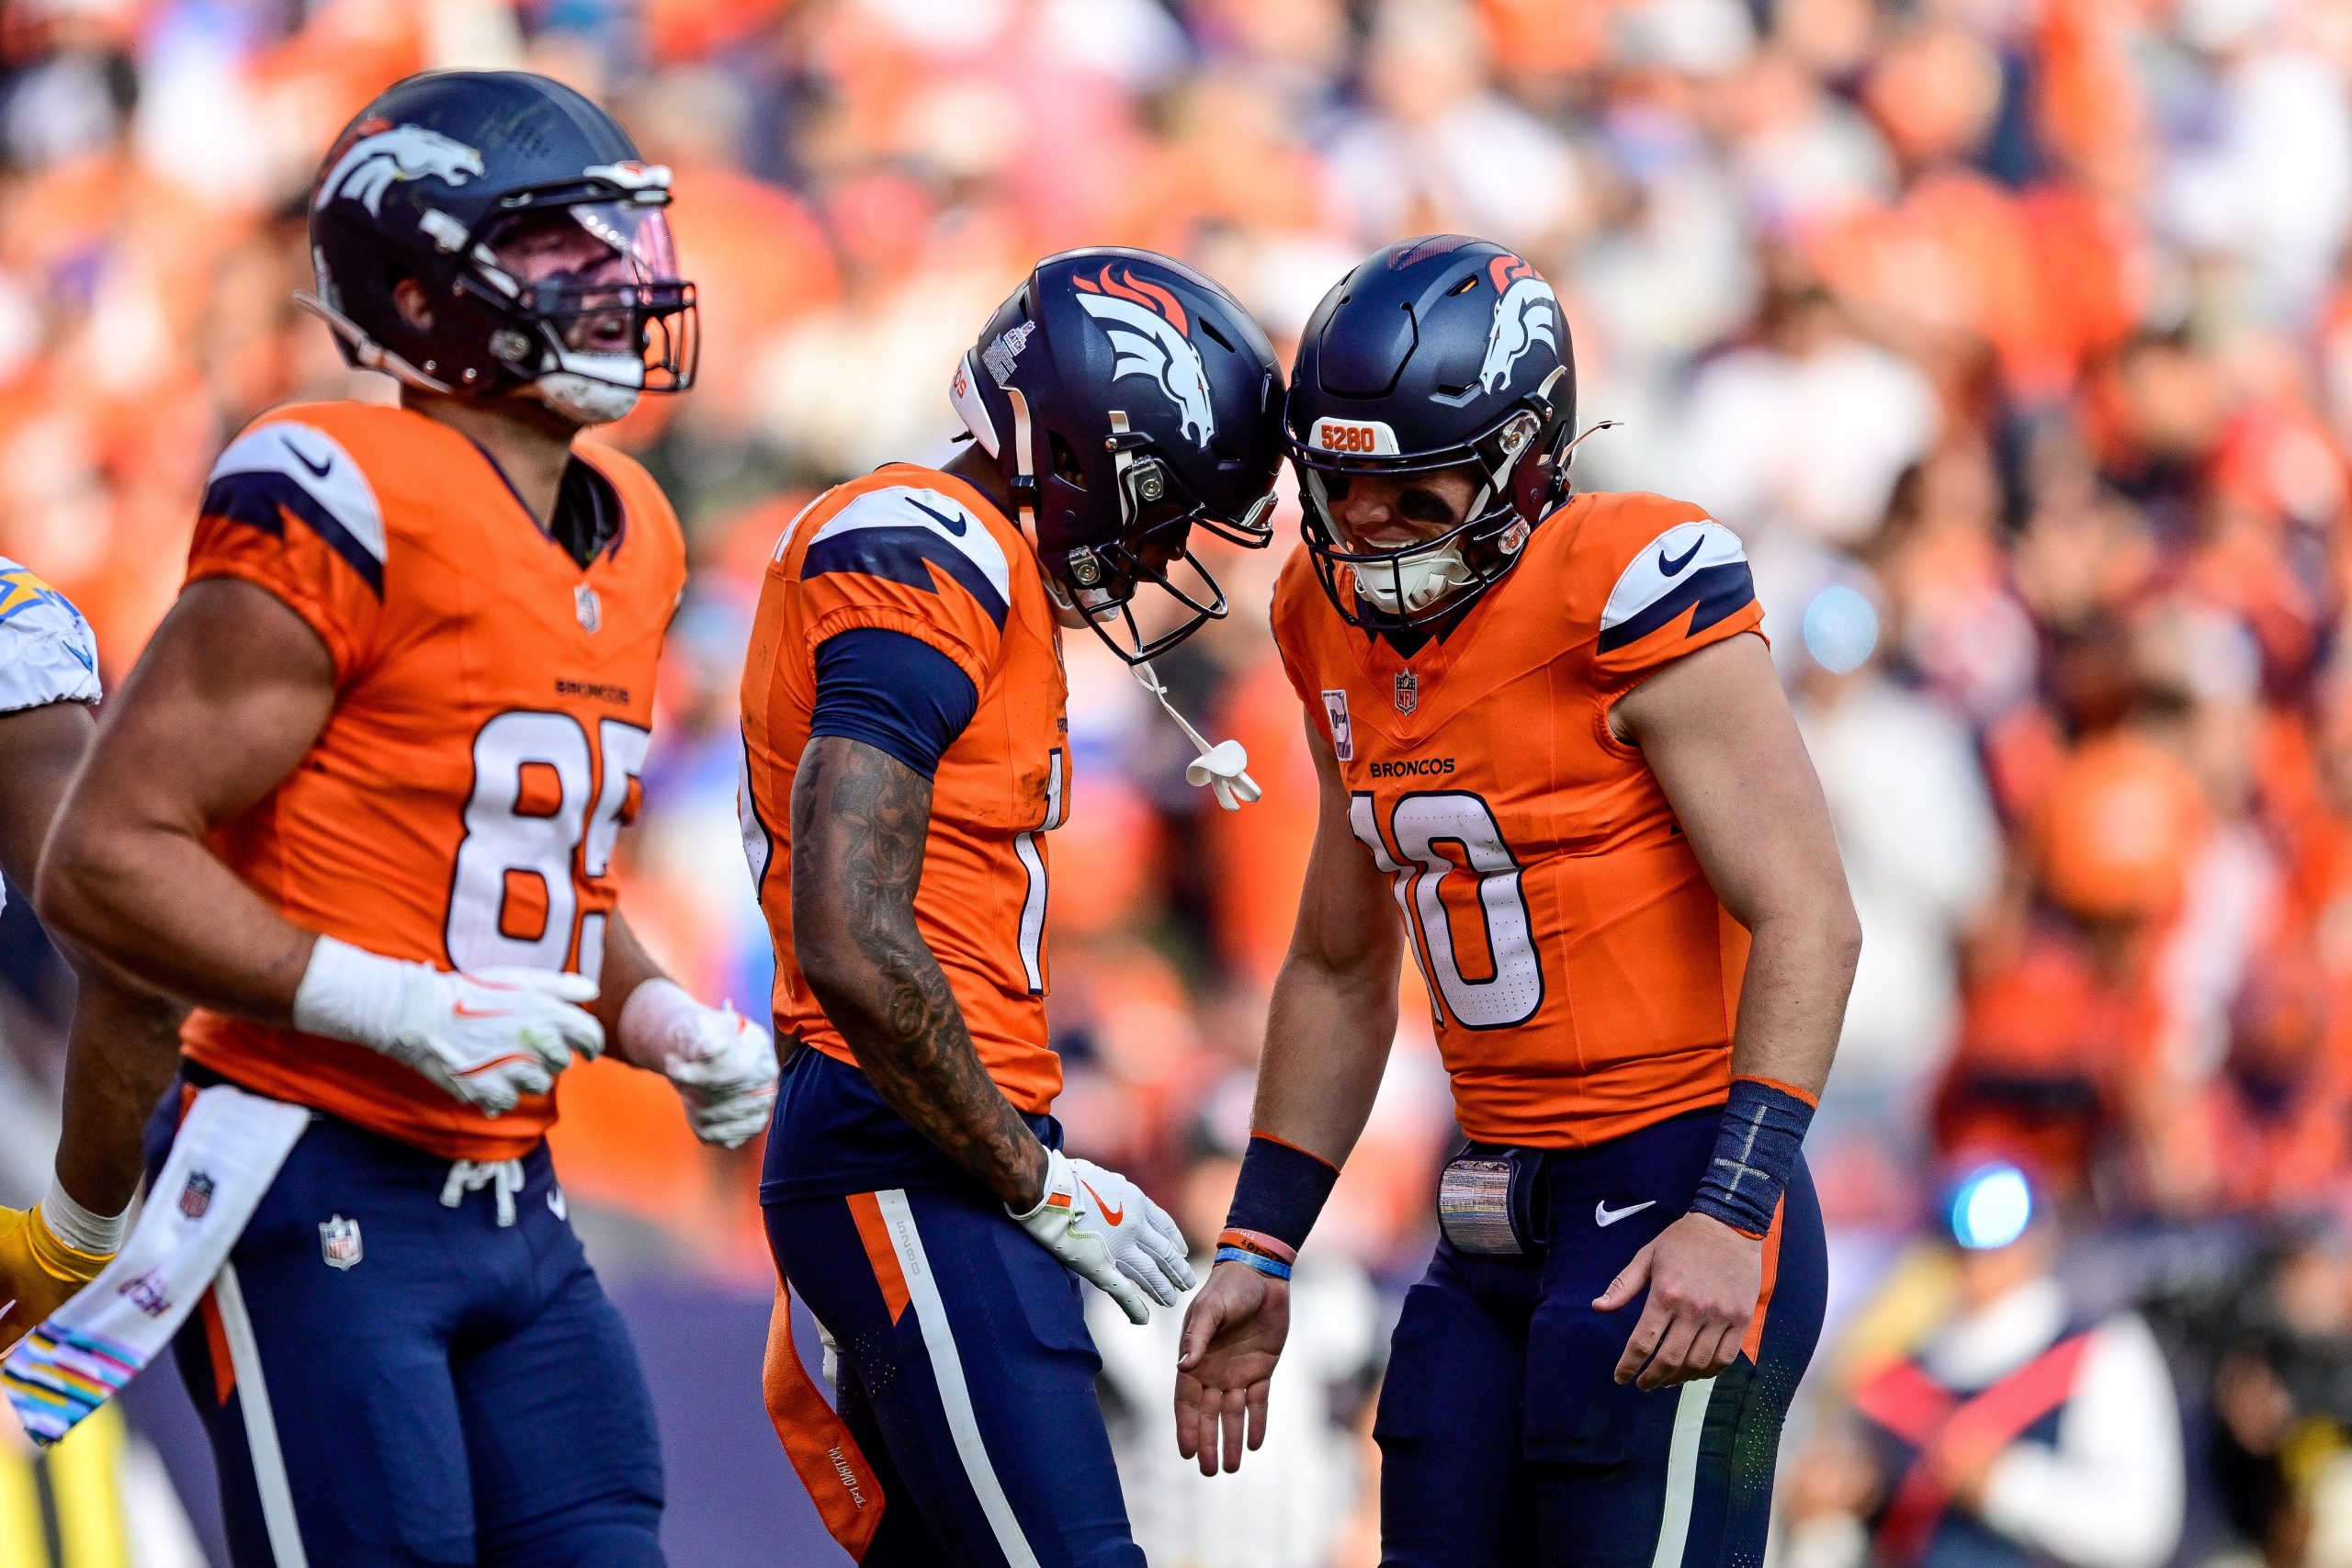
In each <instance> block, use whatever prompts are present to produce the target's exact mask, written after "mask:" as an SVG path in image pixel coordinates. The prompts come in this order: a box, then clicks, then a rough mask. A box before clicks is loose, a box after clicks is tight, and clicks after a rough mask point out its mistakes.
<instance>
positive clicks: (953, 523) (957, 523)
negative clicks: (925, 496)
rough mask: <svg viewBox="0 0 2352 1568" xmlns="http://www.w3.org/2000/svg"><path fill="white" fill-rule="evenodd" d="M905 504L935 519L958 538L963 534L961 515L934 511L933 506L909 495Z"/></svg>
mask: <svg viewBox="0 0 2352 1568" xmlns="http://www.w3.org/2000/svg"><path fill="white" fill-rule="evenodd" d="M907 504H908V505H909V506H911V507H913V508H914V509H915V510H916V511H917V512H920V513H922V514H923V515H924V516H926V517H931V518H935V519H937V520H938V523H939V525H940V526H941V527H943V528H944V529H946V530H947V531H948V532H949V533H951V534H953V535H955V536H956V537H957V538H959V539H960V538H962V537H963V536H964V519H963V518H962V517H960V516H956V517H950V516H948V515H947V514H946V513H944V512H938V511H934V510H933V508H931V507H928V506H925V505H924V504H923V503H922V502H920V501H917V500H915V499H914V498H913V497H911V496H910V497H909V498H908V500H907Z"/></svg>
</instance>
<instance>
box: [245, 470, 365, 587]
mask: <svg viewBox="0 0 2352 1568" xmlns="http://www.w3.org/2000/svg"><path fill="white" fill-rule="evenodd" d="M201 510H202V512H203V513H204V515H206V516H208V517H220V518H223V519H226V520H227V521H229V522H232V523H242V524H244V525H246V526H247V527H251V528H258V529H260V530H261V531H262V532H263V533H265V534H270V535H274V536H277V537H279V538H283V537H285V536H286V525H285V522H284V519H285V518H287V517H292V518H294V519H295V520H296V521H297V522H299V523H301V524H303V525H306V526H307V527H309V528H310V530H311V532H312V533H314V534H316V535H318V536H319V537H320V538H321V539H322V540H323V541H324V542H325V544H326V546H327V547H328V548H329V549H331V550H333V551H334V553H335V554H337V555H339V556H341V557H342V558H344V561H345V564H346V565H348V566H349V567H350V568H351V570H354V571H356V572H357V573H358V574H359V581H362V582H365V583H366V584H367V585H368V588H369V589H370V590H371V591H373V592H374V593H375V595H376V597H377V598H379V599H381V598H382V597H383V596H384V563H383V560H382V558H379V556H377V555H376V554H375V552H373V551H372V550H370V549H369V548H368V546H367V544H366V543H365V542H364V541H362V540H361V539H360V538H359V536H357V535H356V534H354V533H353V532H352V531H351V530H350V529H349V528H346V527H345V526H344V523H343V519H341V518H340V517H337V516H336V515H335V514H334V511H333V510H332V509H330V508H329V507H328V506H327V505H326V504H325V503H324V502H322V501H320V500H319V498H318V497H317V496H315V495H312V494H311V492H310V491H308V490H305V489H304V488H303V487H302V486H301V485H300V484H299V483H297V482H296V481H295V480H294V479H290V478H288V476H287V475H285V474H280V473H272V472H269V471H268V470H266V469H259V468H240V469H237V470H235V471H234V472H232V473H226V474H222V475H220V477H219V478H217V479H214V480H213V481H212V482H211V483H210V484H209V485H208V486H206V487H205V491H204V502H203V505H202V507H201Z"/></svg>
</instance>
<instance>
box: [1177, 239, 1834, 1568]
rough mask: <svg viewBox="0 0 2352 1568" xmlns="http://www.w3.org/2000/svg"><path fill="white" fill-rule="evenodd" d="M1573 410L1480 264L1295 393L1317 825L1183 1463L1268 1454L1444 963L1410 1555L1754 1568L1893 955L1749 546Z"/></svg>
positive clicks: (1819, 1299)
mask: <svg viewBox="0 0 2352 1568" xmlns="http://www.w3.org/2000/svg"><path fill="white" fill-rule="evenodd" d="M1575 386H1576V383H1575V377H1574V371H1573V368H1572V365H1571V361H1570V359H1569V356H1568V334H1567V325H1566V320H1565V319H1564V318H1563V316H1562V314H1561V311H1560V308H1559V305H1558V303H1557V301H1556V300H1555V299H1554V297H1553V293H1552V289H1551V288H1550V287H1549V286H1548V285H1547V284H1545V283H1544V280H1543V278H1542V277H1540V276H1537V274H1536V272H1535V270H1534V269H1533V268H1532V267H1531V266H1530V265H1528V264H1527V263H1526V262H1524V261H1522V260H1521V259H1520V258H1519V257H1518V256H1516V255H1513V254H1510V252H1508V251H1505V250H1503V249H1501V248H1500V247H1498V246H1496V245H1492V244H1488V243H1483V242H1479V241H1476V240H1469V239H1464V238H1462V237H1460V236H1455V235H1440V236H1434V237H1431V238H1427V239H1421V240H1416V241H1409V242H1407V243H1400V244H1397V245H1392V246H1390V247H1389V248H1387V249H1386V250H1384V251H1382V252H1380V253H1378V254H1375V255H1374V256H1372V257H1371V258H1370V259H1369V260H1367V261H1365V262H1364V263H1363V265H1360V266H1359V267H1357V268H1356V269H1355V270H1354V271H1353V272H1352V273H1351V274H1350V275H1349V276H1347V277H1346V278H1345V279H1344V280H1343V281H1342V282H1341V283H1340V285H1339V287H1337V288H1334V289H1333V290H1332V291H1331V292H1330V294H1329V295H1328V296H1326V297H1325V299H1324V300H1323V303H1322V305H1321V307H1320V308H1319V309H1318V310H1317V312H1316V314H1315V316H1314V317H1313V319H1312V320H1311V321H1309V322H1308V324H1307V327H1306V333H1305V336H1304V338H1303V339H1302V341H1301V344H1300V346H1299V354H1298V361H1297V364H1296V365H1295V367H1294V370H1293V374H1292V387H1291V392H1290V400H1289V408H1288V414H1287V419H1288V424H1289V430H1290V444H1291V454H1292V457H1293V459H1294V461H1295V464H1296V466H1297V468H1298V472H1299V475H1300V479H1301V488H1302V490H1303V491H1304V492H1305V493H1304V500H1305V502H1306V545H1307V548H1306V549H1305V550H1302V551H1300V552H1298V553H1297V554H1295V555H1294V556H1293V557H1292V558H1291V560H1290V561H1289V563H1288V565H1287V566H1286V567H1285V568H1284V570H1283V575H1282V579H1281V582H1280V585H1279V587H1278V588H1277V590H1276V592H1275V599H1274V611H1273V622H1274V635H1275V639H1276V642H1277V643H1278V645H1279V647H1280V649H1281V653H1282V657H1283V665H1284V667H1285V669H1286V670H1287V671H1288V672H1289V675H1290V678H1291V682H1292V683H1293V684H1294V685H1295V687H1296V688H1297V690H1298V694H1299V696H1300V699H1301V700H1302V702H1303V703H1304V704H1305V705H1306V713H1307V719H1308V726H1307V728H1308V731H1309V734H1308V742H1309V746H1310V748H1311V750H1312V751H1313V753H1314V757H1315V761H1316V767H1317V773H1318V774H1319V776H1320V778H1321V781H1322V808H1321V825H1320V828H1319V829H1318V832H1317V840H1316V844H1315V848H1314V852H1313V858H1312V863H1311V865H1310V869H1309V871H1308V873H1307V884H1306V891H1305V894H1304V896H1303V897H1302V899H1301V902H1300V906H1299V916H1298V923H1297V926H1296V928H1295V935H1294V937H1293V940H1292V946H1291V951H1290V954H1289V957H1288V959H1287V961H1286V962H1285V964H1284V966H1283V970H1282V973H1281V976H1280V978H1279V980H1278V981H1277V984H1276V987H1275V992H1274V997H1273V1003H1272V1016H1271V1018H1270V1021H1269V1022H1268V1026H1267V1037H1266V1049H1265V1055H1264V1059H1263V1064H1262V1066H1261V1072H1260V1079H1259V1089H1258V1105H1257V1113H1256V1120H1255V1128H1256V1134H1257V1135H1256V1136H1255V1137H1254V1138H1253V1139H1252V1140H1251V1145H1250V1151H1249V1153H1248V1156H1246V1158H1245V1161H1244V1165H1243V1170H1242V1176H1241V1179H1240V1182H1239V1186H1238V1191H1237V1193H1236V1195H1235V1199H1234V1203H1233V1208H1232V1211H1231V1213H1230V1216H1229V1218H1228V1222H1227V1224H1228V1226H1229V1228H1228V1229H1227V1232H1226V1234H1225V1235H1224V1236H1223V1237H1222V1238H1221V1239H1220V1242H1219V1246H1218V1250H1217V1254H1216V1258H1217V1262H1216V1267H1215V1268H1214V1269H1213V1270H1212V1272H1211V1276H1210V1279H1209V1280H1208V1282H1207V1284H1206V1285H1205V1286H1204V1288H1203V1290H1202V1292H1201V1294H1200V1296H1199V1297H1198V1298H1197V1299H1196V1300H1195V1302H1194V1303H1193V1308H1192V1311H1191V1313H1190V1314H1188V1320H1187V1323H1186V1325H1185V1332H1184V1336H1183V1340H1182V1353H1181V1359H1180V1363H1179V1377H1178V1386H1177V1400H1176V1405H1177V1432H1178V1441H1179V1447H1180V1449H1181V1450H1182V1451H1183V1452H1185V1453H1186V1454H1187V1455H1190V1456H1193V1457H1196V1458H1197V1459H1198V1461H1199V1462H1200V1464H1201V1467H1202V1469H1203V1470H1204V1472H1211V1473H1214V1472H1216V1470H1217V1469H1218V1468H1219V1466H1220V1465H1222V1466H1223V1467H1224V1468H1227V1469H1230V1468H1233V1467H1235V1466H1237V1465H1238V1464H1239V1462H1240V1461H1241V1454H1242V1450H1243V1446H1244V1442H1245V1440H1248V1441H1250V1442H1253V1443H1254V1441H1255V1440H1256V1437H1257V1435H1258V1434H1260V1433H1262V1431H1263V1428H1264V1422H1265V1420H1266V1416H1267V1412H1266V1403H1265V1401H1266V1387H1267V1379H1268V1375H1269V1373H1270V1372H1271V1371H1272V1366H1273V1363H1274V1359H1275V1358H1276V1356H1277V1355H1278V1354H1279V1353H1280V1351H1281V1348H1282V1344H1283V1335H1284V1332H1285V1330H1286V1327H1287V1322H1288V1285H1287V1283H1286V1281H1287V1280H1288V1278H1289V1272H1290V1268H1291V1262H1292V1259H1293V1258H1294V1256H1295V1253H1296V1250H1297V1248H1298V1247H1299V1244H1300V1243H1301V1242H1302V1241H1303V1240H1304V1239H1305V1237H1306V1233H1307V1230H1308V1227H1309V1226H1310V1225H1311V1224H1313V1222H1314V1219H1315V1216H1316V1213H1317V1211H1318V1210H1319V1208H1320V1207H1321V1205H1322V1203H1323V1201H1324V1199H1325V1198H1326V1197H1327V1196H1328V1194H1329V1191H1330V1188H1331V1184H1332V1181H1333V1179H1334V1178H1335V1177H1336V1176H1337V1174H1338V1167H1339V1165H1340V1162H1341V1161H1342V1160H1344V1159H1345V1158H1346V1156H1347V1154H1348V1150H1349V1148H1350V1146H1351V1145H1352V1144H1353V1143H1354V1141H1355V1139H1356V1136H1357V1134H1359V1133H1360V1132H1361V1131H1362V1130H1363V1124H1364V1118H1365V1116H1366V1115H1367V1113H1368V1112H1369V1111H1370V1109H1371V1106H1372V1100H1373V1094H1374V1089H1376V1087H1377V1086H1378V1084H1379V1081H1380V1077H1381V1072H1382V1067H1383V1065H1384V1063H1385V1060H1386V1057H1387V1054H1388V1050H1389V1045H1390V1041H1391V1037H1392V1035H1393V1033H1394V1030H1395V1023H1396V997H1397V974H1398V968H1399V965H1400V964H1401V962H1402V956H1403V953H1405V952H1406V951H1407V950H1408V949H1409V951H1410V952H1411V953H1412V954H1413V957H1414V961H1415V962H1416V963H1417V964H1419V965H1420V967H1421V970H1422V973H1423V976H1424V977H1425V978H1426V979H1427V981H1428V983H1429V991H1430V998H1431V1002H1432V1006H1433V1008H1434V1009H1435V1011H1436V1019H1435V1022H1436V1027H1437V1032H1438V1042H1439V1046H1440V1049H1441V1051H1442V1054H1443V1056H1444V1059H1445V1063H1446V1066H1447V1069H1448V1071H1449V1073H1450V1074H1451V1076H1452V1078H1453V1095H1454V1105H1455V1111H1456V1119H1457V1120H1458V1122H1460V1124H1461V1127H1462V1129H1463V1131H1464V1134H1466V1135H1467V1136H1468V1138H1469V1139H1470V1143H1469V1145H1468V1146H1467V1147H1466V1148H1465V1149H1464V1150H1463V1151H1462V1152H1461V1153H1460V1154H1459V1155H1458V1156H1456V1157H1455V1158H1454V1159H1453V1161H1452V1162H1451V1163H1450V1164H1449V1165H1448V1166H1447V1167H1446V1169H1445V1172H1444V1176H1443V1179H1442V1185H1441V1188H1440V1191H1439V1195H1438V1212H1439V1219H1440V1221H1441V1224H1442V1233H1443V1235H1442V1240H1441V1241H1440V1243H1439V1245H1438V1248H1437V1254H1436V1257H1435V1258H1434V1259H1433V1260H1432V1262H1431V1264H1430V1269H1429V1272H1428V1274H1427V1276H1426V1277H1425V1278H1424V1279H1423V1280H1421V1282H1420V1283H1419V1285H1417V1286H1415V1287H1414V1289H1413V1290H1412V1292H1410V1293H1409V1295H1408V1297H1407V1300H1406V1304H1405V1308H1404V1313H1403V1315H1402V1318H1401V1319H1400V1321H1399V1323H1398V1325H1397V1337H1396V1344H1395V1350H1394V1354H1393V1357H1392V1359H1391V1361H1390V1365H1389V1371H1388V1375H1387V1379H1386V1382H1385V1386H1384V1389H1383V1392H1382V1394H1381V1403H1380V1409H1379V1414H1378V1417H1377V1421H1376V1424H1375V1427H1374V1435H1375V1436H1376V1437H1377V1438H1378V1439H1379V1441H1380V1443H1381V1448H1382V1456H1383V1457H1382V1472H1381V1499H1382V1516H1383V1518H1382V1530H1383V1539H1384V1555H1383V1559H1382V1560H1383V1562H1386V1563H1391V1564H1397V1565H1399V1568H1403V1565H1408V1564H1409V1565H1416V1568H1419V1565H1424V1564H1431V1565H1433V1564H1446V1565H1463V1568H1468V1565H1474V1564H1475V1565H1481V1568H1484V1565H1488V1564H1492V1565H1495V1568H1501V1565H1503V1564H1526V1563H1544V1564H1569V1563H1574V1564H1617V1563H1624V1564H1653V1565H1657V1568H1674V1565H1681V1564H1692V1565H1696V1564H1725V1565H1730V1564H1741V1563H1746V1564H1753V1563H1755V1562H1758V1561H1760V1560H1761V1555H1762V1551H1763V1547H1764V1530H1765V1523H1766V1517H1767V1514H1768V1511H1769V1508H1770V1499H1771V1473H1772V1460H1773V1455H1774V1450H1775V1448H1776V1446H1777V1444H1778V1440H1779V1431H1780V1424H1781V1416H1782V1413H1783V1412H1784V1411H1785V1410H1786V1408H1787V1404H1788V1399H1789V1396H1790V1394H1791V1393H1792V1391H1793V1389H1794V1387H1795V1384H1796V1381H1797V1379H1798V1377H1799V1376H1800V1375H1801V1374H1802V1372H1803V1371H1804V1365H1805V1363H1806V1361H1807V1359H1809V1358H1810V1356H1811V1354H1812V1349H1813V1343H1814V1340H1815V1337H1816V1336H1817V1335H1818V1332H1819V1329H1820V1324H1821V1314H1822V1306H1823V1293H1824V1278H1823V1276H1824V1272H1825V1265H1824V1261H1823V1240H1822V1232H1821V1219H1820V1213H1819V1210H1818V1208H1817V1206H1816V1205H1815V1201H1814V1198H1813V1191H1812V1187H1811V1183H1810V1181H1809V1180H1808V1179H1807V1177H1806V1175H1805V1172H1804V1162H1803V1160H1802V1157H1801V1156H1800V1155H1799V1152H1798V1150H1799V1143H1800V1140H1801V1139H1802V1137H1803V1135H1804V1130H1805V1126H1806V1123H1807V1122H1808V1121H1809V1120H1810V1117H1811V1113H1812V1109H1813V1105H1814V1102H1815V1097H1816V1096H1817V1095H1818V1093H1819V1091H1820V1089H1821V1085H1822V1082H1823V1079H1824V1077H1826V1074H1827V1072H1828V1068H1829V1060H1830V1055H1831V1052H1832V1050H1833V1049H1834V1047H1835V1043H1836V1040H1837V1035H1838V1022H1839V1019H1840V1017H1841V1015H1842V1012H1843V1010H1844V1006H1845V998H1846V991H1847V987H1848V984H1849V981H1850V979H1851V976H1852V970H1853V964H1854V959H1855V955H1856V953H1857V951H1858V949H1859V945H1860V936H1859V934H1858V930H1857V927H1856V924H1855V919H1854V914H1853V909H1852V906H1851V903H1850V901H1849V897H1848V896H1847V892H1846V885H1845V880H1844V875H1843V873H1842V870H1841V868H1840V866H1839V863H1838V852H1837V846H1836V844H1835V842H1834V841H1833V840H1832V839H1831V836H1830V830H1829V823H1828V816H1827V810H1826V807H1825V805H1824V803H1823V800H1822V795H1821V790H1820V786H1819V784H1818V781H1817V780H1816V779H1815V776H1814V773H1813V768H1812V764H1811V761H1810V760H1809V759H1808V758H1807V757H1806V755H1805V751H1804V745H1803V744H1802V742H1801V741H1800V740H1799V739H1798V736H1797V730H1796V726H1795V723H1794V721H1793V720H1792V717H1791V715H1790V712H1789V707H1788V705H1787V703H1786V701H1785V700H1784V699H1783V697H1782V695H1781V689H1780V686H1779V684H1778V682H1776V681H1775V679H1774V677H1773V672H1772V666H1771V661H1770V656H1769V654H1768V652H1767V649H1766V648H1765V645H1764V642H1763V639H1762V637H1760V636H1758V637H1750V636H1747V635H1744V634H1746V633H1749V632H1753V631H1756V630H1758V622H1759V621H1760V619H1761V617H1762V612H1761V610H1760V609H1759V608H1758V604H1757V603H1756V597H1755V592H1754V588H1753V586H1752V584H1751V583H1750V581H1749V577H1748V570H1747V561H1746V558H1745V557H1744V555H1743V553H1742V551H1741V547H1740V543H1739V540H1738V539H1737V538H1736V536H1734V535H1732V533H1731V532H1730V531H1729V530H1727V529H1725V528H1724V527H1723V526H1722V525H1719V524H1716V523H1713V522H1712V521H1710V520H1709V519H1708V518H1707V516H1706V514H1705V513H1702V512H1701V511H1700V510H1699V509H1698V508H1697V507H1694V506H1691V505H1689V504H1687V503H1685V502H1674V501H1668V500H1666V499H1664V498H1662V497H1659V496H1654V495H1631V494H1621V495H1611V494H1592V495H1571V494H1570V493H1569V491H1568V487H1567V484H1566V465H1567V457H1568V450H1569V447H1570V446H1572V444H1573V443H1572V441H1571V439H1570V437H1571V427H1572V425H1573V423H1574V418H1575V408H1576V399H1575ZM1392 903H1393V905H1394V913H1392V912H1391V910H1390V908H1388V906H1390V905H1391V904H1392Z"/></svg>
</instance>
